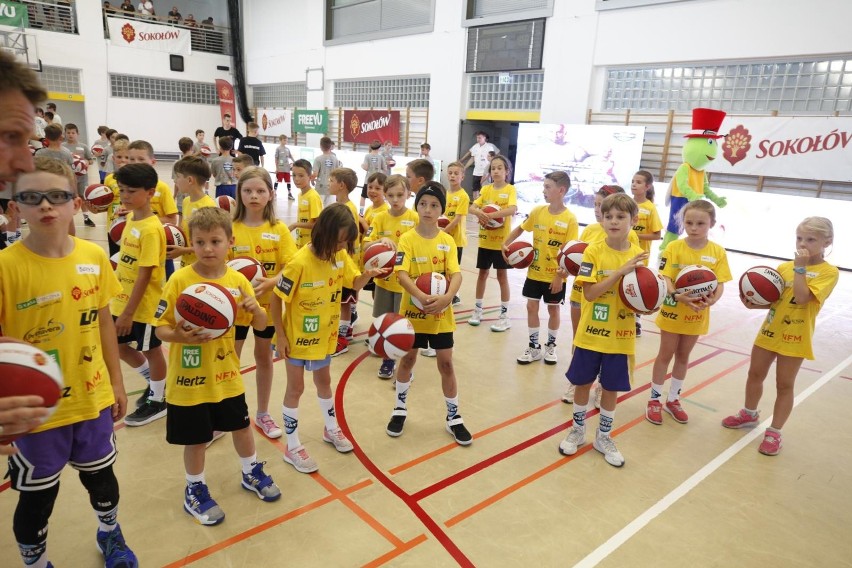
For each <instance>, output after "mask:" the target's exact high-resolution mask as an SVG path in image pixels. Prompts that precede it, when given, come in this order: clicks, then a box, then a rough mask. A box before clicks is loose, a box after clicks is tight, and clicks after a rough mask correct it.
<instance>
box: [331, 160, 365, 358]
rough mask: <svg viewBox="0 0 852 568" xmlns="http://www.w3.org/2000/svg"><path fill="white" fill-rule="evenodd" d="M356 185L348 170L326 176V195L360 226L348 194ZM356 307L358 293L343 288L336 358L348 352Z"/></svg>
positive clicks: (357, 250) (357, 247)
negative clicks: (345, 208) (346, 209)
mask: <svg viewBox="0 0 852 568" xmlns="http://www.w3.org/2000/svg"><path fill="white" fill-rule="evenodd" d="M357 184H358V174H356V173H355V171H354V170H352V169H350V168H334V169H333V170H331V173H330V174H329V176H328V193H329V195H330V196H332V197H333V198H334V202H335V203H340V204H343V205H345V206H346V207H347V208H348V209H349V211H350V212H351V213H352V218H353V219H354V220H355V223H356V224H358V225H360V219H361V217H360V216H359V215H358V208H357V207H356V206H355V203H354V202H353V201H352V200H351V199H349V194H350V193H351V192H352V190H353V189H355V186H356V185H357ZM352 249H353V251H354V252H353V253H352V260H353V261H354V262H355V264H356V266H357V265H358V264H359V261H360V258H361V231H360V227H359V231H358V233H357V235H356V236H355V242H354V243H353V244H352ZM357 305H358V291H357V290H353V289H351V288H347V287H345V286H344V288H343V291H342V294H341V297H340V324H339V326H338V332H337V349H336V350H335V351H334V353H333V354H332V357H336V356H338V355H340V354H342V353H346V352H347V351H349V344H350V343H351V342H352V337H353V333H352V327H353V326H354V325H355V320H356V319H357V318H358V312H357V311H356V307H357Z"/></svg>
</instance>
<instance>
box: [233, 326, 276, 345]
mask: <svg viewBox="0 0 852 568" xmlns="http://www.w3.org/2000/svg"><path fill="white" fill-rule="evenodd" d="M235 327H236V337H235V338H234V339H236V340H237V341H245V339H246V338H247V337H248V330H249V328H250V327H251V326H250V325H238V326H235ZM273 335H275V326H274V325H268V326H266V329H264V330H263V331H258V330H256V329H255V330H254V336H255V337H259V338H261V339H272V336H273Z"/></svg>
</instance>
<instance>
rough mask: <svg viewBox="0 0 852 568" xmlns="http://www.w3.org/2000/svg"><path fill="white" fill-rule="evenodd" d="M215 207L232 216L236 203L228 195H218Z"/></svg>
mask: <svg viewBox="0 0 852 568" xmlns="http://www.w3.org/2000/svg"><path fill="white" fill-rule="evenodd" d="M216 205H218V206H219V207H220V208H221V209H224V210H225V211H227V212H228V213H231V214H233V213H234V211H236V210H237V202H236V201H234V198H233V197H231V196H230V195H220V196H219V197H217V198H216Z"/></svg>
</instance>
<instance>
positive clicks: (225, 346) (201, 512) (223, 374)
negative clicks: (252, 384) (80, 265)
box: [157, 207, 281, 525]
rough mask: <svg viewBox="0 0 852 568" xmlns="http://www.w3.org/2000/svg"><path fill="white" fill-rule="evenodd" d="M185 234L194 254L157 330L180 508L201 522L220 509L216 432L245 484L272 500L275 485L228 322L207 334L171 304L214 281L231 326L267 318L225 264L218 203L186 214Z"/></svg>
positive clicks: (160, 312) (224, 222) (169, 293)
mask: <svg viewBox="0 0 852 568" xmlns="http://www.w3.org/2000/svg"><path fill="white" fill-rule="evenodd" d="M189 238H190V241H191V242H192V247H193V249H194V250H195V254H196V256H197V257H198V260H197V261H196V262H195V263H194V264H192V265H191V266H186V267H184V268H181V269H180V270H178V271H177V272H175V274H174V276H172V278H171V280H169V282H168V283H167V284H166V287H165V289H164V290H163V299H162V300H161V301H160V304H159V306H158V307H157V318H158V319H157V337H159V338H160V339H161V340H162V341H168V342H169V343H170V344H171V348H170V349H169V373H168V384H167V392H166V394H167V395H168V401H169V402H168V413H167V416H166V440H167V441H168V442H169V443H170V444H176V445H180V446H183V447H184V450H183V461H184V466H185V468H186V490H185V492H184V503H183V508H184V510H185V511H186V512H187V513H189V514H190V515H192V516H193V518H195V520H196V522H198V523H199V524H202V525H217V524H219V523H221V522H222V521H223V520H224V519H225V513H224V512H223V511H222V509H221V508H220V507H219V505H218V504H217V503H216V501H214V500H213V498H212V497H211V496H210V491H209V489H208V488H207V483H206V480H205V476H204V462H205V450H206V446H207V444H208V443H209V442H211V441H212V440H213V432H214V431H220V432H231V433H232V435H233V439H234V448H235V449H236V451H237V455H238V456H239V458H240V465H241V468H242V481H241V485H242V487H243V489H246V490H247V491H251V492H253V493H254V494H255V495H257V497H258V498H260V499H261V500H263V501H275V500H277V499H278V498H279V497H281V490H280V489H278V487H277V486H276V485H275V483H274V482H273V481H272V478H271V477H270V476H269V475H267V474H266V473H265V472H264V471H263V464H264V463H265V462H259V461H257V453H256V451H255V445H254V437H253V435H252V431H251V430H250V429H249V426H250V424H251V422H250V420H249V412H248V405H247V404H246V397H245V387H244V385H243V381H242V377H241V375H240V360H239V357H238V356H237V354H236V351H235V349H234V337H235V335H234V334H235V332H234V327H233V326H231V327H230V328H229V329H228V331H227V332H225V333H224V334H223V335H221V336H220V337H217V338H215V339H211V338H210V336H209V331H208V330H205V329H202V328H195V327H193V328H189V326H186V325H185V323H186V322H184V321H183V320H180V321H178V320H176V319H175V305H176V303H177V300H178V296H179V295H180V294H181V293H182V292H184V291H185V290H186V289H187V288H191V289H192V288H198V287H202V288H203V287H204V286H205V285H209V284H210V283H213V284H217V285H219V286H221V287H222V288H224V289H225V290H227V291H228V292H229V293H230V294H232V295H233V296H234V301H235V302H236V305H237V310H236V314H235V316H236V317H235V318H234V322H233V323H235V324H236V325H251V326H252V327H253V328H254V329H256V330H260V331H263V330H265V329H266V321H267V318H266V311H264V309H263V308H262V307H261V306H260V305H259V304H258V303H257V301H256V300H255V297H254V291H253V289H252V287H251V284H250V283H249V281H248V280H246V277H245V276H243V275H242V274H240V273H239V272H237V271H236V270H233V269H232V268H229V267H228V266H227V265H226V264H225V262H226V259H227V256H228V252H229V251H230V250H231V246H232V245H233V244H234V239H233V234H232V225H231V217H230V215H228V213H227V212H226V211H224V210H222V209H219V208H218V207H203V208H201V209H199V210H197V211H196V212H195V213H194V214H193V215H192V217H191V218H190V219H189Z"/></svg>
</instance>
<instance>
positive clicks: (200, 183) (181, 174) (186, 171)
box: [166, 156, 216, 266]
mask: <svg viewBox="0 0 852 568" xmlns="http://www.w3.org/2000/svg"><path fill="white" fill-rule="evenodd" d="M209 179H210V166H209V165H208V164H207V162H206V161H205V160H204V159H203V158H199V157H198V156H189V157H186V158H181V159H180V160H178V161H177V162H176V163H175V188H176V189H177V190H178V192H180V193H181V194H182V195H185V197H184V198H183V204H182V205H181V209H182V211H183V215H182V217H181V221H180V226H181V229H183V234H184V235H189V219H190V218H191V217H192V214H193V213H195V212H196V211H197V210H198V209H201V208H202V207H216V202H215V201H214V200H213V198H212V197H210V196H209V195H207V191H206V190H207V181H208V180H209ZM166 248H167V251H166V256H167V257H168V258H169V259H177V258H178V257H181V266H189V265H191V264H193V263H194V262H195V261H196V260H198V259H197V258H196V257H195V252H193V248H192V243H189V242H188V243H187V246H185V247H182V246H179V245H168V247H166Z"/></svg>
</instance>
